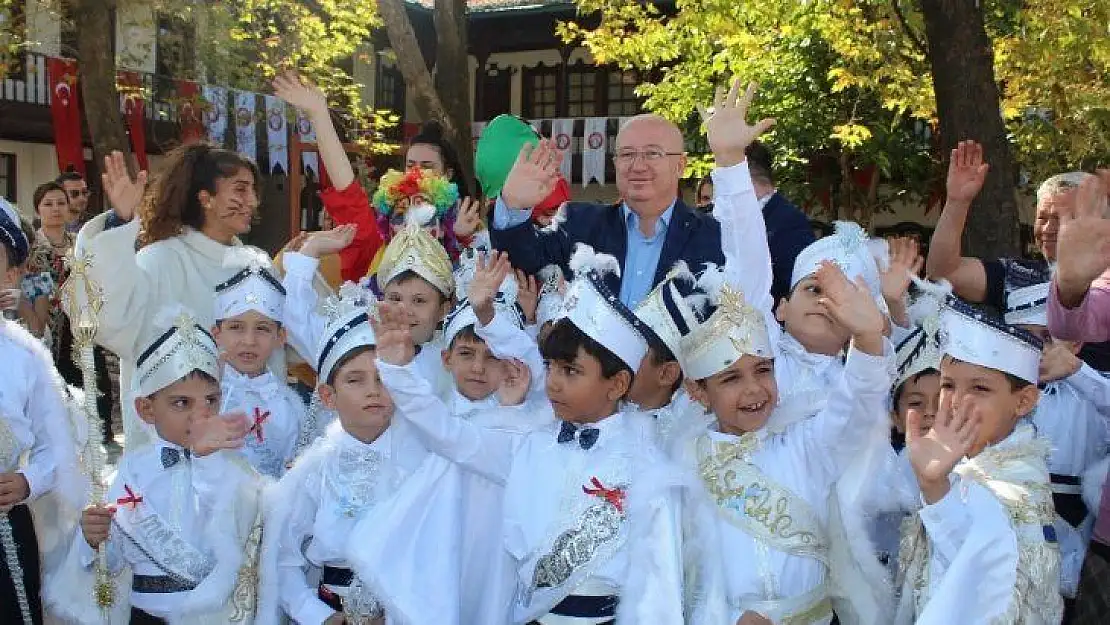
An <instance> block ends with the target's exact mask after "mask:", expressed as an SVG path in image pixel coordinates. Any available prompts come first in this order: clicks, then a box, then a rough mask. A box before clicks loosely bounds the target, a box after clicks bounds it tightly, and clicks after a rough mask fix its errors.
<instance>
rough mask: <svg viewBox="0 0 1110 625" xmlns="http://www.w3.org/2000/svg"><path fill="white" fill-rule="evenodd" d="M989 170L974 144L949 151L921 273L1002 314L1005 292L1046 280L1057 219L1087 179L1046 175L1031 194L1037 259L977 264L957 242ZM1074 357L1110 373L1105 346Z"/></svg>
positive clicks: (1088, 346)
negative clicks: (937, 216)
mask: <svg viewBox="0 0 1110 625" xmlns="http://www.w3.org/2000/svg"><path fill="white" fill-rule="evenodd" d="M988 169H989V165H988V164H987V163H985V162H983V149H982V147H981V146H980V145H979V144H978V143H976V142H974V141H961V142H960V144H959V146H958V147H957V148H956V149H955V150H953V151H952V159H951V162H950V163H949V167H948V184H947V192H948V195H947V198H946V200H945V204H944V211H943V212H942V213H941V215H940V219H939V220H938V221H937V227H936V230H935V231H934V232H933V238H932V241H931V242H930V244H929V257H928V260H927V263H926V271H927V272H928V274H929V277H931V278H933V279H934V280H939V279H941V278H944V279H946V280H948V281H949V282H951V283H952V288H953V290H954V291H955V293H956V295H958V296H960V297H961V298H963V299H965V300H967V301H969V302H974V303H985V304H988V305H990V306H991V307H993V308H994V309H996V310H997V311H999V312H1000V313H1001V312H1003V311H1005V310H1006V297H1007V296H1008V295H1009V294H1010V292H1012V291H1014V290H1016V289H1021V288H1024V287H1027V286H1032V285H1035V284H1041V283H1044V282H1048V281H1049V280H1051V278H1052V264H1053V263H1055V262H1056V253H1057V244H1056V243H1057V236H1058V235H1059V232H1060V220H1061V218H1062V217H1063V218H1067V217H1069V216H1071V215H1072V212H1073V210H1074V207H1075V201H1076V192H1077V190H1078V188H1079V185H1080V184H1081V183H1082V182H1083V181H1084V180H1086V179H1093V178H1094V176H1093V175H1092V174H1088V173H1084V172H1069V173H1065V174H1058V175H1055V176H1052V177H1051V178H1049V179H1048V180H1045V181H1044V183H1042V184H1041V186H1040V187H1039V188H1038V189H1037V214H1036V218H1035V221H1034V223H1033V238H1034V240H1035V242H1036V244H1037V246H1038V248H1039V249H1040V252H1041V254H1042V255H1043V256H1044V258H1043V259H1028V258H998V259H992V260H981V259H978V258H974V257H968V256H963V255H962V254H961V243H960V239H961V237H962V235H963V230H964V225H965V224H966V223H967V214H968V211H969V210H970V208H971V202H972V200H974V199H975V196H976V195H978V194H979V191H980V189H982V188H983V182H984V180H985V179H986V175H987V171H988ZM1080 357H1081V358H1082V359H1083V361H1084V362H1086V363H1087V364H1089V365H1090V366H1091V367H1093V368H1095V369H1097V370H1099V371H1108V370H1110V345H1108V344H1106V343H1088V344H1086V345H1084V347H1083V351H1082V352H1081V353H1080Z"/></svg>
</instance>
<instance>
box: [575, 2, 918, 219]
mask: <svg viewBox="0 0 1110 625" xmlns="http://www.w3.org/2000/svg"><path fill="white" fill-rule="evenodd" d="M820 4H821V3H820V2H809V3H801V2H797V1H796V0H765V1H764V2H760V3H744V2H731V1H728V0H679V2H677V14H676V15H673V16H669V17H664V16H662V15H661V14H660V13H659V12H658V10H657V9H655V8H654V7H652V6H651V5H649V4H639V3H632V2H615V1H603V0H579V1H578V6H579V10H580V12H581V13H584V14H588V13H594V12H597V11H600V12H601V17H602V19H601V25H600V26H599V27H598V28H596V29H592V30H590V29H586V28H583V27H581V26H580V25H578V24H574V23H566V24H562V25H561V26H560V32H561V34H562V35H563V37H564V38H566V39H567V40H577V41H581V42H583V44H584V45H585V46H586V47H587V49H589V51H590V52H591V54H592V55H593V56H594V58H595V60H596V61H597V62H598V63H612V64H616V65H620V66H622V67H626V68H627V67H636V68H640V69H642V70H649V69H650V70H656V71H657V74H656V75H657V77H658V80H654V81H649V82H647V83H645V84H643V85H642V86H641V87H640V89H639V93H640V95H642V96H644V97H645V98H646V105H647V108H648V109H650V110H652V111H655V112H658V113H660V114H662V115H664V116H666V117H668V118H670V119H672V120H674V121H676V122H679V123H680V124H684V125H685V126H684V127H685V128H687V129H688V130H689V131H690V133H689V135H690V136H691V139H692V145H691V147H692V148H693V149H694V151H695V152H697V151H702V152H704V147H705V146H704V143H703V142H702V141H701V140H700V137H699V135H700V132H699V129H698V126H697V122H696V120H691V118H692V116H693V111H694V110H695V107H696V106H697V105H698V104H705V103H707V102H709V101H710V100H711V99H712V96H713V90H714V88H715V86H716V85H719V84H722V83H723V82H724V81H726V80H727V78H728V77H729V76H737V77H739V78H741V79H743V80H745V81H755V82H758V83H759V85H760V89H759V94H758V96H757V97H756V102H755V106H754V114H755V115H758V116H760V117H773V118H775V119H776V121H777V123H776V126H775V129H774V131H773V132H772V133H771V134H770V135H769V136H768V137H767V142H768V143H769V144H770V145H771V146H772V148H773V149H774V151H775V155H776V161H777V163H776V164H777V167H778V172H777V174H778V180H777V181H776V182H777V184H778V185H779V186H780V187H785V189H786V191H787V192H788V193H789V194H790V195H791V197H793V198H795V199H797V200H799V201H802V202H804V203H806V204H810V205H811V211H812V212H816V209H817V204H818V199H819V197H821V198H823V200H824V201H829V200H830V199H831V200H832V201H833V203H834V205H835V206H836V210H835V213H836V214H835V215H831V216H839V217H845V218H849V217H851V218H857V219H862V220H865V221H866V220H867V219H869V218H870V215H871V214H872V212H873V211H874V210H881V209H882V208H883V207H884V205H885V204H886V203H887V202H886V200H884V198H882V197H879V196H878V195H877V194H878V193H879V190H877V189H870V188H869V185H867V184H857V183H856V182H854V181H855V180H856V179H857V178H858V176H857V175H856V174H857V173H858V170H860V169H862V168H866V167H869V166H872V165H874V166H877V167H878V168H879V169H880V170H881V171H882V172H883V174H884V175H885V176H886V177H888V178H894V179H897V180H899V181H905V182H906V184H905V185H904V186H906V188H908V189H910V190H911V191H912V192H914V193H917V194H919V195H923V194H924V193H925V192H926V190H927V186H928V183H929V182H930V180H931V179H932V177H931V176H932V172H933V170H934V164H933V163H932V161H931V159H930V156H929V144H928V140H927V137H926V136H925V135H924V134H923V133H918V132H914V125H913V124H912V120H910V118H909V116H908V115H906V114H905V110H904V109H897V108H895V109H891V108H887V107H884V106H883V103H882V102H881V100H880V99H879V96H878V95H877V94H876V93H874V91H872V90H869V89H866V88H859V87H857V86H855V85H851V84H841V83H839V82H838V75H837V72H836V71H835V70H836V69H837V67H838V66H837V64H836V63H837V59H838V55H837V53H836V51H835V50H834V48H833V46H832V44H831V43H830V42H829V41H828V39H827V38H826V36H825V34H824V32H823V22H824V21H825V19H826V18H825V15H824V12H823V8H822V7H821V6H818V5H820ZM697 156H698V155H695V158H693V159H691V168H690V170H689V171H688V172H687V173H688V174H689V175H691V176H696V175H701V174H703V173H704V172H705V171H706V170H707V169H708V168H709V167H710V166H711V162H710V159H708V158H707V157H706V156H705V155H704V153H703V154H702V155H701V157H700V158H699V157H697Z"/></svg>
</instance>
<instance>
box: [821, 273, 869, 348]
mask: <svg viewBox="0 0 1110 625" xmlns="http://www.w3.org/2000/svg"><path fill="white" fill-rule="evenodd" d="M814 278H815V279H816V280H817V284H818V286H820V287H821V298H820V299H818V300H817V302H818V304H820V305H821V306H822V307H823V308H824V309H825V310H826V311H827V312H828V313H829V316H831V317H832V318H833V319H834V320H835V321H836V322H837V323H839V324H840V325H842V326H844V327H845V328H847V330H848V331H849V332H851V333H852V341H853V343H855V344H856V347H857V348H858V349H860V350H862V351H864V352H866V353H869V354H872V355H878V354H881V353H882V351H883V343H882V342H883V330H884V328H885V327H886V319H885V318H884V316H883V313H882V311H880V310H879V307H878V305H876V304H875V300H874V299H873V298H872V297H871V292H870V291H869V290H868V289H867V284H866V283H865V282H864V281H863V277H862V276H861V277H859V278H857V279H856V281H855V282H854V283H853V282H850V281H849V280H848V278H847V277H846V276H845V275H844V272H843V271H841V270H840V268H839V267H837V266H836V265H834V264H832V263H830V262H828V261H824V262H822V263H821V266H820V267H819V268H818V269H817V273H816V274H815V275H814Z"/></svg>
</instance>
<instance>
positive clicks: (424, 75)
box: [378, 0, 474, 181]
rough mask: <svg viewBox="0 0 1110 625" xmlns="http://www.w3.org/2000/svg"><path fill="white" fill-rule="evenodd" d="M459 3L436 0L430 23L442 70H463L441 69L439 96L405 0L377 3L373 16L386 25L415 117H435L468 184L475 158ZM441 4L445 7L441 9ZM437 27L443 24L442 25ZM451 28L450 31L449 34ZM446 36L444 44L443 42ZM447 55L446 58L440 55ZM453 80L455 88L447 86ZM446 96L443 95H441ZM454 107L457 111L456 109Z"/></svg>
mask: <svg viewBox="0 0 1110 625" xmlns="http://www.w3.org/2000/svg"><path fill="white" fill-rule="evenodd" d="M464 4H465V3H464V2H460V1H457V0H455V1H449V2H442V1H441V0H437V1H436V14H435V24H436V33H437V39H438V41H437V44H436V49H437V51H438V52H437V54H436V56H437V57H438V60H439V61H441V62H443V63H444V64H445V65H444V66H447V67H451V68H455V67H457V66H458V64H461V66H462V67H463V68H465V69H464V70H463V71H461V72H459V73H456V72H458V70H457V69H448V70H446V71H444V70H443V69H442V68H443V67H444V66H440V68H441V69H439V70H438V71H437V75H439V76H442V78H440V80H442V81H443V84H445V85H448V86H447V87H445V91H444V92H440V91H439V90H438V89H437V84H436V80H434V79H433V78H432V74H431V72H429V71H428V65H427V63H426V62H425V59H424V53H423V52H421V50H420V43H419V42H418V41H417V39H416V32H415V31H414V30H413V28H412V22H410V21H409V16H408V13H406V12H405V2H404V0H379V1H378V14H379V15H381V18H382V22H383V23H384V24H385V32H386V35H387V36H388V37H389V45H390V46H391V47H392V48H393V51H394V53H395V54H396V56H397V66H398V67H399V68H400V70H401V75H402V76H404V78H405V86H406V87H408V88H409V89H411V93H412V94H413V96H414V97H415V102H414V104H415V105H416V110H417V112H418V113H419V114H420V116H421V117H422V118H424V119H435V120H438V121H439V122H440V123H441V124H442V125H443V131H444V133H445V135H446V136H447V138H448V140H450V141H451V144H452V145H454V146H455V150H456V151H457V152H458V154H459V158H460V159H461V160H462V168H463V172H462V174H463V175H464V176H466V180H468V181H473V180H474V175H473V170H474V162H473V161H474V155H473V151H474V150H473V148H472V146H471V144H470V104H469V102H470V80H469V74H470V69H469V67H470V66H469V63H468V60H467V59H468V57H467V54H466V11H465V7H462V5H464ZM440 5H450V6H445V7H444V8H443V9H441V8H440ZM441 10H446V11H447V12H448V13H449V14H450V15H448V16H442V17H441V16H440V15H439V13H440V11H441ZM441 24H443V26H442V27H441ZM451 30H454V31H455V32H450V33H449V32H448V31H451ZM445 37H446V38H447V41H445V40H444V39H445ZM445 55H451V56H445ZM452 81H453V82H454V84H452ZM445 93H446V94H447V95H448V97H446V98H445V97H444V94H445ZM456 109H458V110H456Z"/></svg>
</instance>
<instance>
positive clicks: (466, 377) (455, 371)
mask: <svg viewBox="0 0 1110 625" xmlns="http://www.w3.org/2000/svg"><path fill="white" fill-rule="evenodd" d="M443 367H444V368H445V369H447V370H448V371H450V372H451V376H452V377H453V378H454V379H455V388H457V389H458V391H459V394H460V395H462V396H463V397H465V398H467V399H469V400H471V401H481V400H483V399H485V398H487V397H489V396H490V395H492V394H493V393H494V391H496V390H497V388H498V387H499V386H501V382H502V380H503V379H504V377H505V366H504V363H502V362H501V361H500V360H498V359H497V358H496V357H494V355H493V353H492V352H490V350H489V347H487V346H486V343H485V341H481V340H475V339H473V338H471V337H468V336H460V337H458V338H456V339H455V344H454V346H453V347H452V348H451V349H445V350H443Z"/></svg>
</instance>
